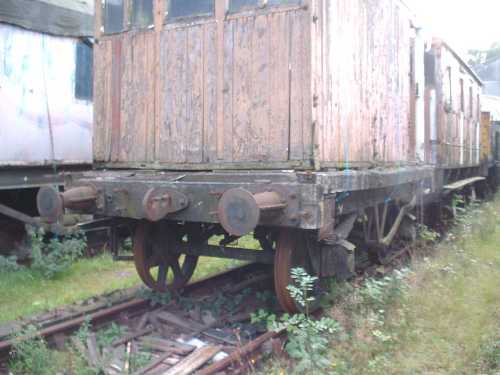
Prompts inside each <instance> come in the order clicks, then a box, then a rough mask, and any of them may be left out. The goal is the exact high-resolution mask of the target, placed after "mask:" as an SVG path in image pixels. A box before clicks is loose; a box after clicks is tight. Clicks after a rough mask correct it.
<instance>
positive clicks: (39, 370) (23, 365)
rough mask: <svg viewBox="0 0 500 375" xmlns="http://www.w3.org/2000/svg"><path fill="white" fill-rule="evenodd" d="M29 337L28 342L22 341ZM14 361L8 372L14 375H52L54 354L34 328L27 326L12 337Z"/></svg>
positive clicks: (54, 369)
mask: <svg viewBox="0 0 500 375" xmlns="http://www.w3.org/2000/svg"><path fill="white" fill-rule="evenodd" d="M24 337H30V339H28V340H22V338H24ZM13 354H14V360H13V361H12V362H11V363H10V365H9V368H10V371H11V372H12V373H13V374H14V375H54V374H55V372H56V368H54V360H55V356H54V352H52V351H51V350H50V349H49V348H48V346H47V343H46V342H45V340H44V339H43V338H41V337H40V336H39V335H38V333H37V329H36V327H34V326H29V327H27V328H26V329H25V330H23V331H22V332H20V333H19V334H17V335H16V336H15V337H14V344H13Z"/></svg>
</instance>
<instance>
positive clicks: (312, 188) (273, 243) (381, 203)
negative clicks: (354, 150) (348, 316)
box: [38, 166, 436, 311]
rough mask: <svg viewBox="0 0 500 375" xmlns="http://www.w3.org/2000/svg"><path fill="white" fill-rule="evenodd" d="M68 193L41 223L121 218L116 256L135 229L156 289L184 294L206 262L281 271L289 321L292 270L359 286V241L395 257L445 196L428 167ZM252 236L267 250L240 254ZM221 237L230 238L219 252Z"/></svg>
mask: <svg viewBox="0 0 500 375" xmlns="http://www.w3.org/2000/svg"><path fill="white" fill-rule="evenodd" d="M65 186H66V191H65V192H64V193H60V192H59V191H57V190H55V189H51V188H44V189H42V190H41V191H40V193H39V195H38V206H39V210H40V213H41V214H42V216H44V217H47V218H52V221H57V219H58V217H59V216H60V215H62V213H63V212H64V210H65V209H69V210H73V211H76V212H80V213H89V214H94V215H98V216H102V217H109V218H113V219H112V224H113V225H112V228H113V229H112V231H111V232H112V241H111V244H112V246H111V247H112V248H113V250H114V251H115V253H118V249H119V243H120V232H121V228H123V227H128V228H129V230H130V231H131V232H132V233H133V235H132V237H133V257H132V259H133V260H134V262H135V264H136V268H137V271H138V273H139V275H140V276H141V278H142V280H143V281H144V283H145V284H146V285H148V286H149V287H150V288H152V289H155V290H158V291H166V290H171V289H179V288H182V287H183V286H184V285H185V284H186V283H187V281H188V280H189V278H190V277H191V275H192V274H193V272H194V269H195V267H196V263H197V261H198V257H199V256H211V257H219V258H231V259H239V260H244V261H251V262H257V263H264V264H273V263H274V267H275V287H276V290H277V295H278V299H279V300H280V302H281V304H282V306H284V308H285V309H287V310H289V311H294V310H296V307H294V305H293V301H291V300H290V297H289V294H288V292H287V286H288V285H289V284H290V283H291V280H290V272H289V271H290V269H291V268H295V267H298V266H300V267H303V268H305V269H306V270H308V271H310V272H311V273H314V274H317V275H319V276H321V277H331V276H336V277H337V278H340V279H348V278H350V277H351V276H353V274H354V250H355V248H356V247H357V245H356V244H355V243H353V242H351V240H350V236H351V234H352V233H355V232H361V233H364V235H362V237H363V238H362V240H363V241H362V242H363V243H365V244H367V245H369V246H371V247H373V248H374V249H376V251H377V252H380V251H381V250H384V249H386V248H388V247H390V245H391V244H392V242H393V240H394V239H395V237H396V235H397V234H398V232H399V229H400V227H401V226H402V225H403V223H405V222H406V221H407V218H408V217H409V214H410V211H412V210H413V209H414V208H415V206H416V205H417V203H418V202H421V201H422V197H423V196H424V195H426V194H430V193H431V192H433V191H435V190H436V186H435V175H434V169H432V168H429V167H419V166H415V167H401V168H392V169H372V170H344V171H339V170H330V171H319V172H297V171H273V172H258V171H249V172H241V171H227V172H184V173H181V172H161V171H139V170H126V171H121V170H116V171H93V172H88V173H84V174H82V175H78V176H71V175H69V176H67V177H66V181H65ZM410 216H411V215H410ZM410 225H411V224H410ZM248 234H253V236H254V237H255V238H256V239H257V240H258V242H259V243H260V247H261V250H252V249H247V248H239V247H233V246H231V244H232V243H234V242H235V241H236V240H238V239H239V238H241V237H242V236H245V235H248ZM357 234H359V233H357ZM213 236H221V237H219V240H218V242H214V240H213ZM211 238H212V240H210V239H211ZM236 246H237V245H236ZM122 259H123V257H122Z"/></svg>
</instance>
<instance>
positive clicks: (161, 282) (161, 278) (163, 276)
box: [158, 263, 168, 288]
mask: <svg viewBox="0 0 500 375" xmlns="http://www.w3.org/2000/svg"><path fill="white" fill-rule="evenodd" d="M167 271H168V266H167V264H166V263H161V264H160V266H159V267H158V287H159V288H163V286H165V285H166V282H167Z"/></svg>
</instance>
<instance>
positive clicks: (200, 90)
mask: <svg viewBox="0 0 500 375" xmlns="http://www.w3.org/2000/svg"><path fill="white" fill-rule="evenodd" d="M186 33H187V35H186V37H187V50H186V55H187V56H186V66H185V70H186V81H185V82H184V87H183V90H184V91H185V96H186V101H185V111H186V114H185V116H186V117H185V118H186V121H185V126H186V129H185V133H184V134H185V140H184V142H185V153H186V155H185V160H186V161H187V162H188V163H201V162H202V161H203V115H204V111H203V103H204V99H203V94H204V80H203V72H204V69H203V68H204V63H203V61H204V59H205V56H204V55H203V52H204V48H203V42H204V39H203V26H193V27H190V28H188V29H187V31H186Z"/></svg>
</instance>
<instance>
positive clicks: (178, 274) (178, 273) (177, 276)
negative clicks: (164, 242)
mask: <svg viewBox="0 0 500 375" xmlns="http://www.w3.org/2000/svg"><path fill="white" fill-rule="evenodd" d="M170 266H171V267H172V271H174V284H178V283H179V282H182V281H183V280H184V278H185V277H184V274H183V273H182V270H181V267H180V265H179V258H177V257H175V258H173V259H172V262H171V264H170Z"/></svg>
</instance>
